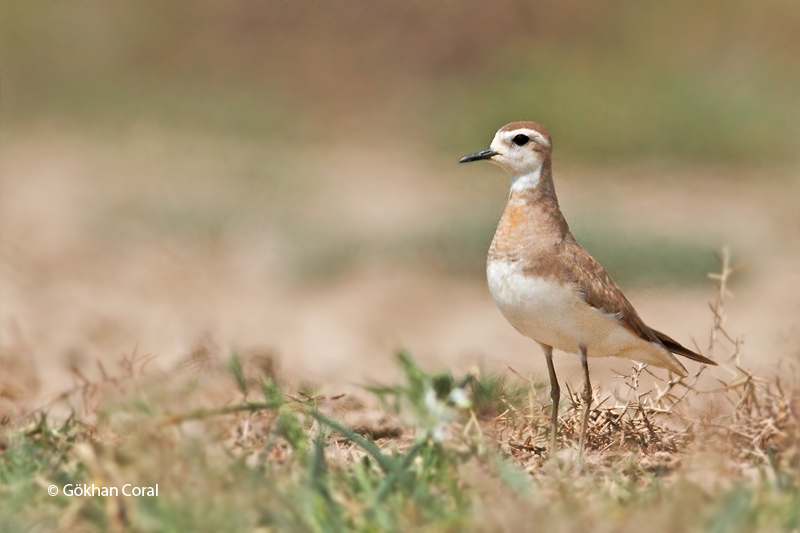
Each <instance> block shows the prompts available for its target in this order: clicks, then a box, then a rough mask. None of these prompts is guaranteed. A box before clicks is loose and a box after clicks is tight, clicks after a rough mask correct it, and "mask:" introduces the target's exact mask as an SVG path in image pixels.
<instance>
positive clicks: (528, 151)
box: [459, 121, 553, 176]
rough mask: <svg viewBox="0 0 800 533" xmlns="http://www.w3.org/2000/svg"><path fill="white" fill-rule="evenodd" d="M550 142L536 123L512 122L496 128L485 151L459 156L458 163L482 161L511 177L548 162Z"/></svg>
mask: <svg viewBox="0 0 800 533" xmlns="http://www.w3.org/2000/svg"><path fill="white" fill-rule="evenodd" d="M552 146H553V145H552V142H551V141H550V135H549V134H548V133H547V129H546V128H545V127H544V126H542V125H541V124H537V123H536V122H529V121H525V122H512V123H511V124H506V125H505V126H503V127H502V128H500V129H499V130H498V131H497V133H496V134H495V136H494V139H493V140H492V144H490V145H489V148H487V149H486V150H481V151H480V152H475V153H474V154H470V155H468V156H465V157H462V158H461V159H460V160H459V163H469V162H470V161H479V160H481V159H486V160H488V161H491V162H492V163H495V164H497V165H500V166H501V167H503V168H504V169H505V170H506V171H507V172H508V173H509V174H511V175H512V176H519V175H522V174H529V173H533V172H537V171H539V170H540V169H541V168H542V165H543V164H544V162H545V161H547V160H548V159H550V153H551V150H552Z"/></svg>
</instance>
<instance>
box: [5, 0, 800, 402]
mask: <svg viewBox="0 0 800 533" xmlns="http://www.w3.org/2000/svg"><path fill="white" fill-rule="evenodd" d="M799 97H800V4H798V3H797V2H793V1H789V0H785V1H782V0H770V1H766V2H758V3H752V2H744V1H730V0H725V1H712V2H702V3H701V2H691V1H688V0H687V1H675V2H668V3H659V4H642V3H635V2H616V1H602V2H592V3H587V2H576V1H566V2H564V1H559V2H556V1H538V2H527V1H522V0H499V1H497V2H493V3H492V7H491V9H489V8H487V5H486V3H485V2H478V1H461V2H453V1H443V2H436V3H433V2H425V1H405V2H399V1H388V0H386V1H384V0H381V1H375V2H361V1H354V0H353V1H331V2H286V1H236V2H212V1H192V2H188V1H182V2H169V3H164V2H136V3H134V2H113V3H96V2H92V3H89V2H69V3H65V2H58V3H33V2H4V3H2V5H0V128H1V133H0V140H1V141H2V146H0V150H1V154H0V155H1V156H2V157H0V171H1V179H2V182H1V183H0V186H1V189H0V193H1V194H0V291H1V292H0V295H1V296H2V299H1V301H0V363H2V365H3V367H4V369H5V370H7V372H6V374H5V377H2V378H0V396H2V397H5V398H8V399H12V400H20V399H29V400H31V401H34V402H35V401H40V399H42V398H47V397H50V396H52V395H53V394H55V393H57V392H58V391H60V390H63V389H65V388H68V387H69V386H70V385H71V380H72V379H74V376H75V372H74V369H80V371H81V372H83V373H85V374H87V375H91V374H97V372H99V369H98V367H97V364H96V363H97V361H102V362H104V364H106V365H112V364H113V363H114V362H115V361H117V360H118V359H119V357H120V356H121V355H122V354H131V353H134V352H135V353H139V354H153V355H157V356H158V357H157V359H156V360H155V363H154V364H155V365H157V366H158V367H159V368H161V369H163V370H164V371H169V369H170V368H174V366H175V365H176V364H177V363H179V362H180V361H181V360H183V359H185V358H186V357H187V356H188V355H190V354H192V353H195V354H196V353H198V352H202V353H206V354H210V356H212V357H220V358H224V357H227V354H229V353H230V351H231V350H234V349H235V350H239V351H242V352H258V353H265V354H268V355H269V356H270V357H272V358H274V359H275V361H277V363H278V364H279V365H280V367H281V369H282V370H283V372H285V373H286V374H287V375H292V376H296V377H298V379H302V380H305V381H309V382H312V383H317V384H322V385H325V386H328V385H331V386H336V385H346V384H358V383H364V382H367V381H370V380H377V379H385V378H386V377H388V376H391V375H393V374H394V372H395V365H394V363H393V353H394V351H395V350H396V349H397V348H399V347H406V348H408V349H409V350H410V351H411V353H412V354H413V355H414V356H415V357H417V358H418V359H419V360H420V362H421V364H422V366H424V367H426V368H430V369H432V368H441V367H449V368H451V369H453V370H454V371H455V370H465V369H467V368H469V367H471V366H473V365H479V366H482V367H483V368H487V369H499V370H503V371H504V370H505V365H506V364H509V365H511V366H513V367H514V368H515V369H516V370H518V371H519V372H521V373H523V374H525V375H533V376H534V377H536V378H539V379H542V378H544V377H546V370H545V365H544V360H543V357H542V356H541V354H540V353H539V348H538V347H537V346H536V345H535V344H534V343H533V342H532V341H530V340H528V339H525V338H523V337H521V336H520V335H519V334H518V333H517V332H516V331H514V330H513V328H512V327H511V326H509V325H508V324H507V323H506V322H505V320H504V319H503V318H502V316H501V315H500V313H499V312H498V311H497V310H496V309H495V307H494V304H493V303H492V301H491V297H490V296H489V293H488V290H487V289H486V284H485V279H484V267H485V254H486V250H487V248H488V245H489V242H490V241H491V238H492V235H493V232H494V228H495V226H496V223H497V220H498V219H499V216H500V214H501V212H502V209H503V207H504V204H505V200H506V196H507V188H508V179H507V177H506V176H505V175H503V174H502V173H501V172H500V171H499V170H498V169H496V168H494V167H491V166H490V165H479V164H474V165H469V166H459V165H457V164H456V162H457V160H458V158H459V157H461V156H462V155H465V154H467V153H471V152H474V151H476V150H478V149H482V148H484V147H486V146H487V145H488V143H489V142H490V140H491V138H492V136H493V135H494V132H495V131H496V130H497V129H498V128H499V127H501V126H502V125H504V124H505V123H507V122H510V121H512V120H522V119H527V120H536V121H538V122H541V123H543V124H545V125H546V126H547V127H548V128H549V130H550V132H551V133H552V136H553V138H554V145H555V158H554V168H555V180H556V188H557V191H558V193H559V197H560V201H561V204H562V208H563V210H564V212H565V215H566V216H567V219H568V220H569V222H570V224H571V227H572V229H573V232H574V233H575V235H576V237H577V238H578V240H579V242H580V243H581V244H583V245H584V247H585V248H587V249H588V250H589V251H590V252H591V253H592V254H593V255H594V256H595V257H596V258H597V259H598V260H600V261H601V263H603V264H604V265H605V266H606V267H607V269H608V270H609V271H610V272H611V273H612V276H613V277H614V278H615V279H616V281H617V282H618V283H619V284H620V285H621V286H622V288H623V289H624V290H625V291H626V293H627V294H628V296H629V298H630V299H631V300H632V302H633V303H634V305H635V306H636V307H637V308H638V310H639V312H640V314H641V315H642V317H643V318H644V319H645V321H646V322H648V323H649V324H650V325H652V326H653V327H656V328H658V329H660V330H664V331H666V332H668V333H669V334H670V335H672V336H674V337H675V338H676V339H678V340H679V341H681V342H683V343H685V344H687V345H689V346H694V345H697V346H699V347H700V348H703V349H704V348H705V346H706V345H707V344H708V331H709V327H710V325H711V313H710V312H709V310H708V306H707V302H708V301H709V300H711V299H713V296H714V293H713V283H712V281H711V280H709V279H708V278H707V273H708V272H711V271H716V270H718V268H719V267H718V262H717V260H716V258H715V257H714V254H713V252H714V251H715V250H719V249H721V248H722V246H724V245H730V246H731V248H732V250H733V256H734V258H735V260H736V261H743V262H746V263H747V268H746V269H744V270H743V271H741V272H740V273H738V274H737V278H736V279H735V280H734V284H733V286H732V289H733V293H734V298H733V299H731V300H729V303H728V307H727V311H728V322H727V327H728V328H729V330H730V331H731V332H732V334H734V335H736V336H737V337H738V336H741V337H743V338H744V341H745V345H744V348H743V355H744V359H743V360H744V362H745V364H746V365H747V366H749V367H751V368H756V369H759V370H761V371H764V370H765V369H766V370H767V371H771V370H773V371H774V370H775V369H777V368H778V367H777V365H778V361H779V360H781V359H782V358H794V359H795V360H796V358H797V357H798V354H799V353H800V352H799V351H798V341H800V320H798V318H799V317H800V274H798V273H800V239H798V237H800V179H799V177H800V176H799V173H800V98H799ZM695 343H696V344H695ZM711 355H712V356H714V354H711ZM720 355H721V354H720ZM556 364H557V366H559V368H562V369H563V370H562V372H564V373H566V374H569V375H571V374H575V375H576V376H577V375H578V370H579V363H578V361H577V358H573V357H567V356H558V358H557V363H556ZM593 364H594V365H595V366H596V367H598V368H599V369H600V370H598V371H599V372H603V371H605V372H606V373H608V372H610V370H611V369H614V368H615V369H623V370H624V369H627V368H628V363H626V362H621V361H613V360H612V361H607V360H604V361H598V362H597V363H593ZM576 379H577V377H576Z"/></svg>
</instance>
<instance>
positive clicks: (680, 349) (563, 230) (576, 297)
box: [459, 121, 716, 458]
mask: <svg viewBox="0 0 800 533" xmlns="http://www.w3.org/2000/svg"><path fill="white" fill-rule="evenodd" d="M552 152H553V143H552V140H551V138H550V134H549V133H548V132H547V129H546V128H545V127H544V126H542V125H541V124H538V123H536V122H532V121H519V122H512V123H510V124H507V125H505V126H503V127H502V128H500V130H498V132H497V133H496V134H495V136H494V139H493V140H492V142H491V144H490V145H489V148H487V149H485V150H481V151H479V152H475V153H473V154H470V155H467V156H465V157H463V158H461V159H460V160H459V162H460V163H468V162H472V161H489V162H491V163H494V164H496V165H499V166H500V167H501V168H503V169H504V170H505V171H507V172H508V174H510V176H511V190H510V193H509V197H508V203H507V204H506V207H505V210H504V211H503V215H502V217H501V218H500V223H499V225H498V226H497V231H496V232H495V234H494V238H493V239H492V243H491V246H490V247H489V253H488V257H487V261H486V277H487V281H488V285H489V292H490V293H491V295H492V298H493V299H494V302H495V304H496V305H497V307H498V308H499V309H500V312H501V313H502V314H503V316H504V317H505V318H506V319H507V320H508V322H510V323H511V325H512V326H514V328H515V329H516V330H517V331H519V332H520V333H521V334H523V335H525V336H527V337H530V338H531V339H533V340H534V341H536V342H537V343H539V345H540V346H541V347H542V350H543V351H544V355H545V359H546V360H547V370H548V373H549V375H550V398H551V401H552V412H551V420H550V423H551V439H550V446H551V450H553V451H554V450H555V449H556V442H557V441H556V436H557V432H558V403H559V398H560V395H561V388H560V386H559V384H558V377H557V376H556V371H555V367H554V365H553V349H554V348H556V349H558V350H561V351H564V352H567V353H573V354H578V355H579V356H580V359H581V366H582V367H583V376H584V385H583V392H582V396H581V399H582V400H583V404H584V411H583V417H582V421H581V433H580V438H579V444H578V449H579V453H580V457H581V458H582V457H583V450H584V444H585V439H586V428H587V425H588V421H589V413H590V406H591V402H592V386H591V381H590V379H589V363H588V357H606V356H613V357H625V358H628V359H632V360H634V361H639V362H642V363H645V364H648V365H653V366H657V367H660V368H665V369H667V370H669V371H670V372H674V373H675V374H677V375H679V376H682V377H685V376H687V375H688V373H687V371H686V368H685V367H684V366H683V364H681V362H680V361H679V360H678V359H677V358H676V357H675V355H673V354H677V355H681V356H683V357H686V358H688V359H691V360H693V361H697V362H699V363H703V364H706V365H716V363H715V362H714V361H712V360H711V359H709V358H707V357H705V356H703V355H700V354H698V353H696V352H694V351H692V350H690V349H688V348H686V347H685V346H683V345H681V344H680V343H679V342H678V341H676V340H675V339H673V338H671V337H669V336H668V335H666V334H664V333H661V332H660V331H657V330H655V329H652V328H650V327H649V326H647V325H646V324H645V323H644V321H643V320H642V319H641V318H640V317H639V315H638V313H637V312H636V310H635V309H634V308H633V305H631V303H630V302H629V301H628V299H627V298H625V295H624V294H623V293H622V291H621V290H620V288H619V287H618V286H617V284H616V283H615V282H614V281H613V280H612V279H611V276H610V275H609V274H608V272H606V270H605V269H604V268H603V267H602V266H601V265H600V263H598V262H597V261H595V259H594V258H593V257H592V256H591V255H589V253H587V252H586V251H585V250H584V249H583V248H581V246H580V245H579V244H578V242H577V241H576V240H575V237H573V235H572V232H570V229H569V226H568V224H567V221H566V220H565V218H564V215H563V213H562V212H561V208H560V206H559V203H558V197H557V196H556V191H555V187H554V185H553V174H552Z"/></svg>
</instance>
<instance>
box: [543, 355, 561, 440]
mask: <svg viewBox="0 0 800 533" xmlns="http://www.w3.org/2000/svg"><path fill="white" fill-rule="evenodd" d="M542 350H544V356H545V358H546V359H547V371H548V372H549V373H550V399H551V400H552V401H553V410H552V412H551V414H550V425H551V426H552V433H551V434H550V453H554V452H555V451H556V437H557V436H558V400H559V399H560V398H561V387H559V386H558V377H557V376H556V367H554V366H553V347H552V346H547V345H546V344H542Z"/></svg>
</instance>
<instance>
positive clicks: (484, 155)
mask: <svg viewBox="0 0 800 533" xmlns="http://www.w3.org/2000/svg"><path fill="white" fill-rule="evenodd" d="M496 155H497V152H495V151H494V150H492V149H491V148H487V149H486V150H481V151H480V152H475V153H474V154H470V155H465V156H464V157H462V158H461V159H459V160H458V162H459V163H469V162H470V161H480V160H481V159H491V158H493V157H494V156H496Z"/></svg>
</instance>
